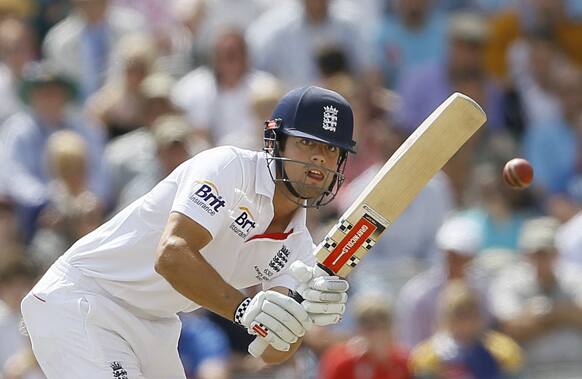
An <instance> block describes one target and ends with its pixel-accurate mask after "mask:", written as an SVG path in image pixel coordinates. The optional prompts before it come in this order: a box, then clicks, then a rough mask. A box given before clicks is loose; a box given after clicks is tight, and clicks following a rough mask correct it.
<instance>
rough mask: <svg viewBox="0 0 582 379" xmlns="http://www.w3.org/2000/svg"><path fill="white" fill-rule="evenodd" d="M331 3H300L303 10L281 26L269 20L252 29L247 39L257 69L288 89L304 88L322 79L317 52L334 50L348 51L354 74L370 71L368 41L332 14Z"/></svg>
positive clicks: (318, 0) (316, 0)
mask: <svg viewBox="0 0 582 379" xmlns="http://www.w3.org/2000/svg"><path fill="white" fill-rule="evenodd" d="M329 2H330V1H329V0H301V4H302V7H301V8H300V9H295V8H293V11H290V12H289V13H291V16H290V17H289V16H287V17H285V18H282V17H281V19H280V22H279V23H273V22H271V20H266V21H267V22H268V25H264V24H256V25H253V26H251V27H250V29H249V34H248V37H247V39H248V41H249V46H250V48H251V53H252V57H253V62H254V63H255V65H256V67H257V68H259V69H261V70H265V71H268V72H271V73H272V74H273V75H275V76H276V77H277V78H278V79H280V80H282V81H283V83H284V84H285V86H286V87H289V88H293V87H300V86H304V85H307V84H309V83H311V82H313V81H315V80H316V79H317V78H318V77H319V72H318V71H317V67H316V54H317V52H318V51H319V50H320V49H322V48H327V47H330V46H335V47H340V48H342V49H344V50H345V52H346V56H347V57H348V62H349V66H350V69H351V71H353V72H355V73H357V74H364V73H366V71H368V70H370V68H371V62H369V61H367V58H366V57H369V56H370V54H369V53H368V52H367V51H366V50H367V48H366V44H365V41H362V39H361V36H360V34H359V33H358V30H357V29H356V28H355V27H354V25H352V24H351V23H350V22H349V21H347V20H343V19H341V18H339V17H337V16H336V15H334V14H332V13H331V12H330V11H329ZM278 20H279V18H278ZM259 21H260V22H262V21H263V20H262V19H260V20H259Z"/></svg>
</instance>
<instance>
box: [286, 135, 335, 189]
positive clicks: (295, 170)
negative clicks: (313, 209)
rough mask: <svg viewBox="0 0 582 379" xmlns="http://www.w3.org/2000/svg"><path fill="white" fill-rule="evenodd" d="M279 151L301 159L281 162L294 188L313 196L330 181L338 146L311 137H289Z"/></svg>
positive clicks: (288, 156)
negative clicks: (281, 150)
mask: <svg viewBox="0 0 582 379" xmlns="http://www.w3.org/2000/svg"><path fill="white" fill-rule="evenodd" d="M282 155H283V156H284V157H285V158H288V159H292V160H295V161H300V162H301V163H299V162H288V161H287V162H285V163H284V165H285V172H286V173H287V176H288V178H289V180H290V181H292V184H293V188H294V189H295V191H297V193H299V194H300V195H301V196H303V197H305V198H315V197H319V196H320V195H321V194H322V193H323V191H325V190H327V189H328V188H329V186H330V185H331V183H332V181H333V177H334V172H335V171H336V170H337V162H338V159H339V156H340V150H339V149H338V148H337V147H336V146H331V145H328V144H325V143H321V142H316V141H313V140H310V139H306V138H298V137H289V138H288V139H287V142H286V144H285V149H284V150H283V154H282Z"/></svg>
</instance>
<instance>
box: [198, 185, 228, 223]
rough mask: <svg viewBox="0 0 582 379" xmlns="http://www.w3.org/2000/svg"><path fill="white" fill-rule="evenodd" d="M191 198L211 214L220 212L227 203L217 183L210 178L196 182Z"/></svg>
mask: <svg viewBox="0 0 582 379" xmlns="http://www.w3.org/2000/svg"><path fill="white" fill-rule="evenodd" d="M190 200H191V201H192V202H193V203H194V204H196V205H198V206H199V207H200V208H202V209H204V210H205V211H206V213H208V214H209V215H211V216H214V215H215V214H216V213H218V212H219V210H220V208H223V207H224V206H225V204H226V202H225V200H224V199H223V198H222V196H220V194H219V193H218V188H217V187H216V185H215V184H214V183H212V182H211V181H209V180H199V181H196V182H195V183H194V192H192V194H190Z"/></svg>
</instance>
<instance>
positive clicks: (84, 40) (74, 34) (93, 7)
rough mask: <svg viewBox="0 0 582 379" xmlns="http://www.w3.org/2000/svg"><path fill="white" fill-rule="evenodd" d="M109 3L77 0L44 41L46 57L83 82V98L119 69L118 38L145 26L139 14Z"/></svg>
mask: <svg viewBox="0 0 582 379" xmlns="http://www.w3.org/2000/svg"><path fill="white" fill-rule="evenodd" d="M109 3H110V0H73V1H72V4H73V10H72V12H71V13H70V14H69V16H67V18H66V19H64V20H63V21H61V22H59V23H58V24H57V25H55V26H54V27H53V28H52V29H51V30H50V31H49V32H48V34H47V36H46V39H45V40H44V43H43V50H44V53H45V55H46V58H47V59H48V60H49V61H50V62H51V63H52V64H54V65H55V67H57V68H58V69H59V70H60V71H62V72H63V73H65V74H66V75H68V76H69V77H71V78H72V79H73V80H75V81H77V82H78V83H80V90H81V91H80V92H81V96H82V98H83V99H85V98H87V97H89V96H90V95H91V94H92V93H93V92H95V91H96V90H98V89H99V88H101V86H102V85H103V84H104V82H105V79H106V76H107V74H108V71H109V70H110V69H113V68H115V66H113V65H112V62H113V61H114V60H115V56H114V54H112V53H113V51H114V49H115V45H116V43H117V41H119V40H120V39H121V37H122V36H123V35H125V34H128V33H133V32H140V31H143V30H144V27H145V26H144V21H143V19H142V17H141V15H139V13H136V12H134V11H131V10H129V9H124V8H119V7H110V4H109Z"/></svg>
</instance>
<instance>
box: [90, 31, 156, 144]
mask: <svg viewBox="0 0 582 379" xmlns="http://www.w3.org/2000/svg"><path fill="white" fill-rule="evenodd" d="M117 51H118V53H117V55H118V56H119V58H120V60H119V64H120V66H121V74H120V75H112V76H111V77H110V79H109V82H108V83H107V84H105V85H104V86H103V88H101V89H100V90H99V91H97V92H96V93H95V94H94V95H93V96H92V97H91V98H90V99H89V100H88V104H87V108H88V110H89V113H90V114H91V115H92V116H93V117H94V118H95V119H97V120H98V121H99V122H100V123H101V124H102V125H103V126H104V127H105V128H106V130H107V135H108V136H109V138H110V139H111V138H115V137H119V136H120V135H122V134H125V133H127V132H130V131H132V130H134V129H137V128H138V127H140V126H141V125H142V122H143V120H142V119H141V114H142V109H141V99H140V94H139V90H140V85H141V83H142V82H143V80H144V79H145V78H146V77H147V76H148V75H149V74H150V73H151V71H152V66H153V64H154V61H155V58H156V51H155V45H154V43H153V41H152V40H151V39H150V38H149V37H147V36H145V35H141V34H140V35H136V34H131V35H126V36H124V37H123V38H122V39H121V40H120V41H119V44H118V46H117Z"/></svg>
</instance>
